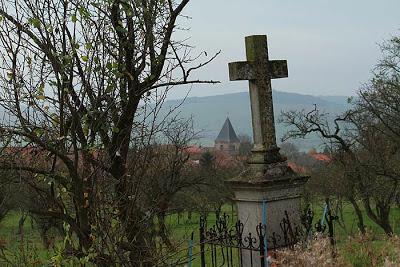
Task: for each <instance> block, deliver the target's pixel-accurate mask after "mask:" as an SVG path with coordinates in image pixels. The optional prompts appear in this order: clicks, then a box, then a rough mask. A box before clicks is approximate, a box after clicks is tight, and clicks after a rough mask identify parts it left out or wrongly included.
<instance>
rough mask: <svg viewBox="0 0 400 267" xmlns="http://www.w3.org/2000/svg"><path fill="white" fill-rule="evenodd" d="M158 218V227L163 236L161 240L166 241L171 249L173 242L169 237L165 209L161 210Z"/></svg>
mask: <svg viewBox="0 0 400 267" xmlns="http://www.w3.org/2000/svg"><path fill="white" fill-rule="evenodd" d="M157 219H158V228H159V230H158V231H159V235H160V237H161V240H162V241H163V242H164V244H165V245H167V247H168V248H169V249H172V243H171V241H170V240H169V237H168V233H167V231H168V230H167V226H166V225H165V211H161V212H160V213H159V214H158V215H157Z"/></svg>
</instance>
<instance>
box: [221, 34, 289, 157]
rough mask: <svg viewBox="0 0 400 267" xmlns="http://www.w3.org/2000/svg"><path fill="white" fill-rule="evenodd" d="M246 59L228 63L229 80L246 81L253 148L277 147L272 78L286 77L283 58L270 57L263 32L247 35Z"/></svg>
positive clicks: (269, 148) (259, 149) (267, 148)
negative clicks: (247, 81) (248, 92)
mask: <svg viewBox="0 0 400 267" xmlns="http://www.w3.org/2000/svg"><path fill="white" fill-rule="evenodd" d="M246 57H247V61H241V62H232V63H229V78H230V80H231V81H237V80H249V90H250V101H251V115H252V124H253V139H254V149H253V151H257V152H264V153H265V152H268V151H271V150H276V149H277V146H276V135H275V125H274V109H273V104H272V88H271V79H277V78H285V77H288V69H287V62H286V60H269V59H268V45H267V36H266V35H253V36H247V37H246Z"/></svg>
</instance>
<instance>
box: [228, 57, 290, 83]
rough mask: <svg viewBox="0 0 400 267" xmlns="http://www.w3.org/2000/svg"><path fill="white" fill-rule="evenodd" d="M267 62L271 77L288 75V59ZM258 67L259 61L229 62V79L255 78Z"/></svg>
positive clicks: (276, 77) (277, 77)
mask: <svg viewBox="0 0 400 267" xmlns="http://www.w3.org/2000/svg"><path fill="white" fill-rule="evenodd" d="M267 64H268V72H269V78H270V79H279V78H287V77H288V68H287V61H286V60H270V61H268V63H267ZM257 68H258V67H257V62H254V61H238V62H231V63H229V79H230V80H231V81H241V80H255V79H257V74H256V71H255V69H257Z"/></svg>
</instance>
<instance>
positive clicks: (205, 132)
mask: <svg viewBox="0 0 400 267" xmlns="http://www.w3.org/2000/svg"><path fill="white" fill-rule="evenodd" d="M273 98H274V112H275V118H276V120H277V118H278V117H279V115H280V113H281V111H282V110H301V109H305V110H310V109H312V108H313V105H314V104H316V105H317V106H318V107H319V108H320V109H321V110H324V111H325V112H328V113H330V114H339V113H341V112H343V111H344V110H345V109H346V108H347V106H348V104H347V97H345V96H311V95H302V94H296V93H287V92H280V91H274V92H273ZM181 102H182V101H181V100H169V101H166V102H165V103H164V107H163V109H165V110H169V109H170V108H172V107H174V106H177V105H179V104H181ZM179 112H180V116H181V117H187V118H188V117H190V116H193V119H194V123H195V127H196V130H200V131H201V137H202V138H201V139H200V140H199V143H200V144H202V145H205V146H212V145H213V144H214V139H215V138H216V137H217V135H218V132H219V130H220V129H221V127H222V125H223V123H224V121H225V119H226V117H227V116H229V118H230V120H231V122H232V125H233V127H234V129H235V131H236V133H237V134H238V135H240V134H247V135H250V136H252V128H251V116H250V100H249V94H248V93H247V92H245V93H234V94H226V95H216V96H206V97H190V98H187V99H186V100H185V102H184V103H183V105H182V106H181V107H180V108H179ZM276 128H277V137H278V139H280V138H281V137H282V135H283V133H285V132H286V131H287V130H288V129H287V128H285V126H283V125H280V124H276ZM293 142H294V143H296V145H297V146H298V147H299V148H300V149H302V150H308V149H310V148H312V147H318V146H319V144H320V140H319V139H318V138H316V137H313V138H310V139H309V140H297V141H293Z"/></svg>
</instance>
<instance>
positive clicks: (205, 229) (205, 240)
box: [200, 201, 337, 267]
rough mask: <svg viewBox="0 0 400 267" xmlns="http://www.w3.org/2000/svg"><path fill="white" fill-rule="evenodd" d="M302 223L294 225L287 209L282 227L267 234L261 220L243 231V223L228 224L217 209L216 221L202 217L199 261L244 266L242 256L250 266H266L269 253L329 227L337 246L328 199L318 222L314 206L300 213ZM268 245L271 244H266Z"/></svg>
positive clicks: (212, 264) (214, 265)
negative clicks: (248, 229)
mask: <svg viewBox="0 0 400 267" xmlns="http://www.w3.org/2000/svg"><path fill="white" fill-rule="evenodd" d="M300 219H301V220H300V221H301V224H302V225H301V226H296V225H293V224H292V221H291V220H290V216H289V214H288V212H287V211H284V216H283V218H282V220H281V221H280V223H279V228H280V230H279V231H278V232H273V233H272V234H271V235H270V236H266V232H267V231H266V228H265V225H263V224H262V223H259V224H258V225H257V227H256V229H254V232H253V233H252V232H248V233H244V225H243V222H241V221H237V222H236V223H234V224H229V216H228V215H227V214H225V213H224V214H222V215H221V214H220V213H219V212H216V222H215V224H214V225H210V226H209V225H208V224H207V219H206V217H203V216H202V217H201V218H200V260H201V267H206V266H207V267H208V266H211V267H217V266H219V267H220V266H227V267H234V266H239V267H242V266H244V265H243V259H244V258H247V260H246V262H247V263H250V266H251V267H253V266H254V267H255V266H261V267H265V266H267V265H268V264H267V262H266V261H267V260H268V257H267V256H268V255H267V254H268V253H267V252H271V251H274V250H276V249H279V248H282V247H289V248H293V246H294V245H295V244H296V243H298V242H299V241H305V240H307V239H310V238H312V236H313V232H321V233H324V232H326V230H328V236H329V238H330V240H331V244H332V246H334V244H335V241H334V228H333V227H334V220H336V219H337V216H335V215H333V214H332V212H331V209H330V206H329V201H327V202H326V205H325V208H324V213H323V216H322V218H321V220H319V221H318V222H317V223H313V221H314V213H313V211H312V210H311V208H308V209H306V210H305V212H304V214H302V215H301V218H300ZM267 245H268V247H267Z"/></svg>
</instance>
